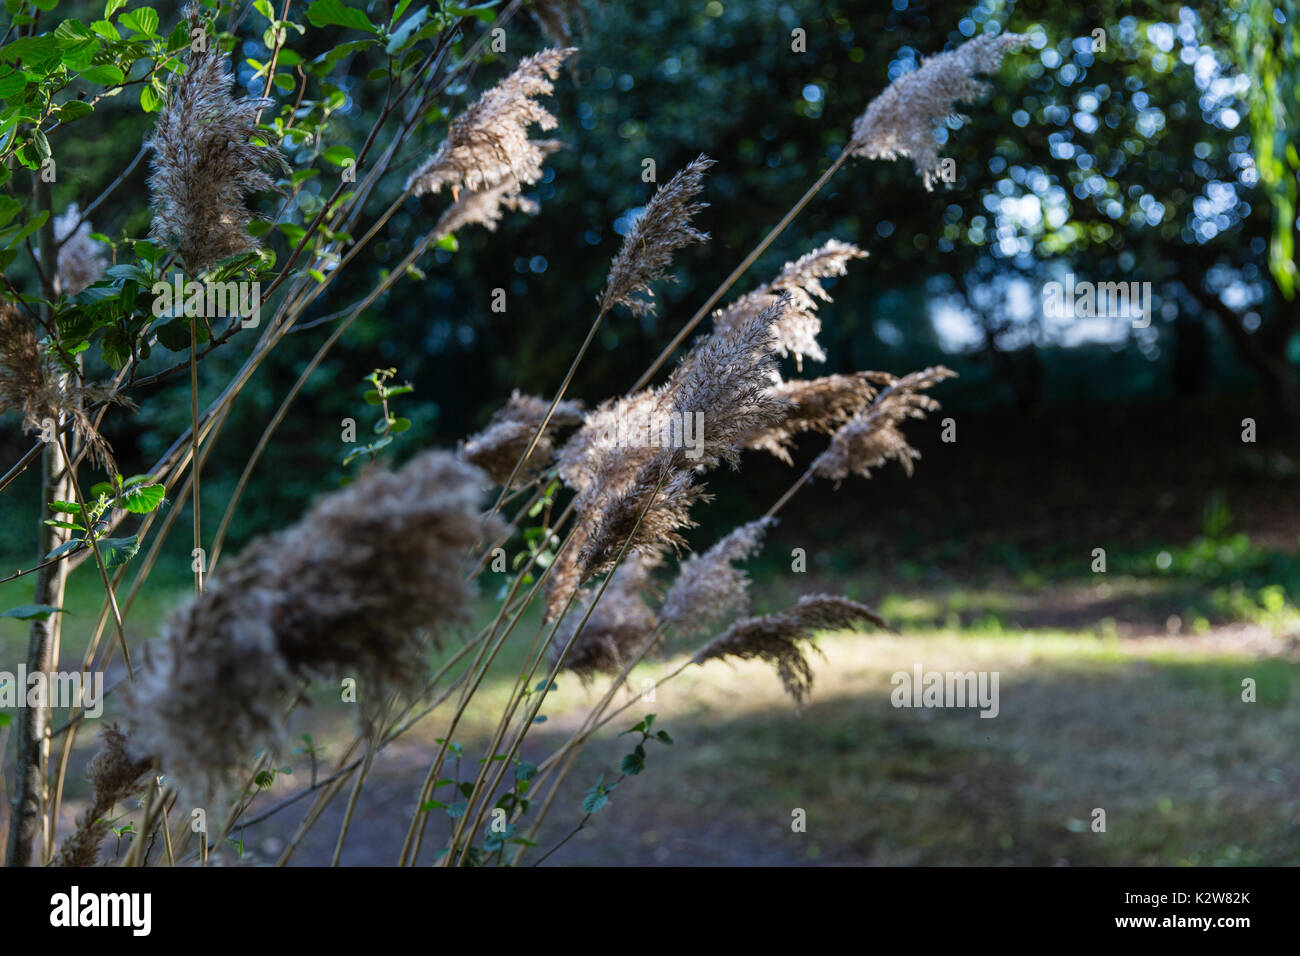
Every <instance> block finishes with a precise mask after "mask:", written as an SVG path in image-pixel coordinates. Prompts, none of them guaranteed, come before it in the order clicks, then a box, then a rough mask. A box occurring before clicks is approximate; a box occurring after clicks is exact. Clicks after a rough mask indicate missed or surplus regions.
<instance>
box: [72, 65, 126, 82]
mask: <svg viewBox="0 0 1300 956" xmlns="http://www.w3.org/2000/svg"><path fill="white" fill-rule="evenodd" d="M81 78H82V79H83V80H85V81H86V82H88V83H98V84H99V85H100V86H119V85H121V83H122V81H123V80H125V79H126V75H125V74H124V73H123V72H122V71H121V70H119V69H118V68H117V67H115V66H114V65H113V64H112V63H100V64H98V65H96V66H90V67H87V68H86V69H84V70H82V71H81Z"/></svg>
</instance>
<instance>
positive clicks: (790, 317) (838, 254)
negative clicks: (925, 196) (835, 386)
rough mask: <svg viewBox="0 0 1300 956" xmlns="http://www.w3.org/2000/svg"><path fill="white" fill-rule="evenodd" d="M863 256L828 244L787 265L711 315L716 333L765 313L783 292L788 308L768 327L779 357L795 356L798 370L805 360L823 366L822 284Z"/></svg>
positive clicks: (824, 295) (826, 299)
mask: <svg viewBox="0 0 1300 956" xmlns="http://www.w3.org/2000/svg"><path fill="white" fill-rule="evenodd" d="M866 257H867V254H866V253H865V252H863V251H862V250H861V249H859V248H858V247H857V246H854V245H850V244H849V243H847V242H840V241H839V240H838V239H831V240H830V241H829V242H827V243H826V244H825V245H822V246H820V247H818V248H817V249H814V250H813V251H812V252H809V253H807V254H805V255H803V256H800V257H799V258H798V259H796V260H794V261H793V262H787V263H786V264H785V265H784V266H783V267H782V268H781V271H780V272H779V273H778V274H777V276H776V278H774V279H773V280H772V281H771V282H768V283H766V284H765V285H761V286H759V287H758V288H757V289H755V290H754V291H752V292H749V293H747V294H746V295H743V296H741V297H740V298H739V299H737V300H736V301H735V302H733V303H731V304H730V305H728V306H727V307H726V308H723V309H719V310H718V311H716V312H714V313H713V325H714V328H725V327H732V326H735V325H738V324H740V323H742V322H744V321H745V320H746V319H747V318H749V317H750V316H751V315H753V314H754V313H756V312H760V311H762V310H763V309H766V308H769V307H770V306H771V305H772V303H773V302H774V301H775V300H776V299H777V298H778V297H779V296H780V294H781V293H782V292H787V293H789V294H790V303H789V305H788V306H787V308H786V311H785V313H784V314H783V315H782V316H781V317H780V318H779V319H778V320H777V321H776V322H774V323H773V325H772V334H773V336H774V337H775V339H776V352H777V354H778V355H780V356H781V357H782V358H785V357H786V356H787V355H793V356H794V359H795V363H796V364H797V366H798V367H799V369H800V370H802V369H803V359H804V357H805V356H807V357H808V358H811V359H812V360H813V361H816V362H824V361H826V353H825V352H823V351H822V348H821V346H820V345H819V344H818V342H817V335H818V333H819V332H821V327H822V323H821V319H819V318H818V317H817V300H818V299H820V300H821V301H823V302H830V301H831V297H830V294H829V293H827V291H826V288H825V286H823V285H822V283H821V280H822V279H826V278H830V277H832V276H842V275H845V274H847V273H848V263H849V261H850V260H852V259H865V258H866Z"/></svg>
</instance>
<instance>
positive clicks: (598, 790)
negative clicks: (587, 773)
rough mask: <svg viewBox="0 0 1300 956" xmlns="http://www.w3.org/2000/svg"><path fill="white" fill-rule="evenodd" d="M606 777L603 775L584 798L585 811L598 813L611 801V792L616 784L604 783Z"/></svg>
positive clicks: (583, 806)
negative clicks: (606, 784)
mask: <svg viewBox="0 0 1300 956" xmlns="http://www.w3.org/2000/svg"><path fill="white" fill-rule="evenodd" d="M604 779H605V778H604V776H602V777H601V778H600V780H597V781H596V785H595V786H594V787H592V788H591V789H590V790H588V791H587V794H586V796H584V797H583V798H582V812H583V813H598V812H599V811H600V810H601V808H602V807H604V806H605V804H607V803H609V793H610V791H611V790H613V789H614V785H613V784H611V785H610V786H608V787H606V786H605V785H604V783H603V781H604Z"/></svg>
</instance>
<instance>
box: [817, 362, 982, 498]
mask: <svg viewBox="0 0 1300 956" xmlns="http://www.w3.org/2000/svg"><path fill="white" fill-rule="evenodd" d="M874 374H876V375H878V376H881V375H882V373H874ZM956 375H957V373H956V372H953V371H951V370H950V369H946V368H944V367H943V366H942V365H936V366H933V367H932V368H927V369H925V370H923V371H920V372H912V373H911V374H910V375H904V376H903V377H902V378H899V379H895V378H894V377H893V376H882V384H888V386H889V387H888V388H886V389H884V390H883V391H881V393H880V394H879V395H877V396H876V400H875V401H874V402H872V403H871V406H870V407H869V408H868V409H867V410H866V411H864V412H861V413H860V414H858V415H856V416H855V417H854V418H853V419H851V420H850V421H848V422H847V423H845V424H844V425H841V426H840V427H839V428H838V429H837V430H836V432H835V435H834V436H833V437H832V438H831V443H830V446H829V447H827V449H826V450H825V451H824V452H822V453H821V454H820V455H818V456H817V457H816V458H815V459H814V460H813V463H812V466H811V471H812V473H813V474H814V475H816V476H817V477H819V478H830V479H832V480H834V481H842V480H843V479H845V478H847V477H848V476H849V475H851V474H852V475H861V476H862V477H863V478H869V477H870V476H871V471H872V470H873V469H875V468H879V467H880V466H881V465H883V464H884V463H885V462H887V461H889V460H890V459H895V460H897V461H898V463H899V464H900V465H902V466H903V470H904V471H906V472H907V473H908V474H909V475H910V474H911V473H912V462H914V461H915V460H916V459H918V458H920V457H921V453H920V452H918V451H917V450H916V449H915V448H913V447H912V446H911V445H909V444H908V443H907V438H906V437H905V436H904V435H903V432H902V429H901V428H900V427H899V426H900V425H902V424H903V422H904V421H906V420H907V419H909V418H925V415H926V413H927V412H932V411H934V410H935V409H936V408H938V407H939V403H938V402H937V401H935V400H934V399H933V398H931V397H930V396H928V395H923V394H921V393H922V392H923V391H924V390H925V389H928V388H930V387H932V386H934V385H937V384H938V383H939V382H942V381H943V380H944V379H948V378H955V377H956Z"/></svg>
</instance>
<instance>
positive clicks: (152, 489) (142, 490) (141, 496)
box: [119, 485, 167, 515]
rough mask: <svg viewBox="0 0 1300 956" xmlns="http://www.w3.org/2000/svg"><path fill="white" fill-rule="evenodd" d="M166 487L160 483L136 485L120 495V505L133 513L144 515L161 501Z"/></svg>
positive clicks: (165, 492)
mask: <svg viewBox="0 0 1300 956" xmlns="http://www.w3.org/2000/svg"><path fill="white" fill-rule="evenodd" d="M166 495H167V489H165V488H164V487H163V486H162V485H138V486H137V487H135V488H132V489H131V490H130V491H128V492H126V493H125V494H123V495H122V497H121V498H120V499H119V501H120V502H121V504H122V507H123V508H125V509H126V510H127V511H129V512H131V514H133V515H145V514H148V513H149V512H151V511H153V510H154V509H155V508H157V507H158V506H159V505H160V504H162V502H163V498H165V497H166Z"/></svg>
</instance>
